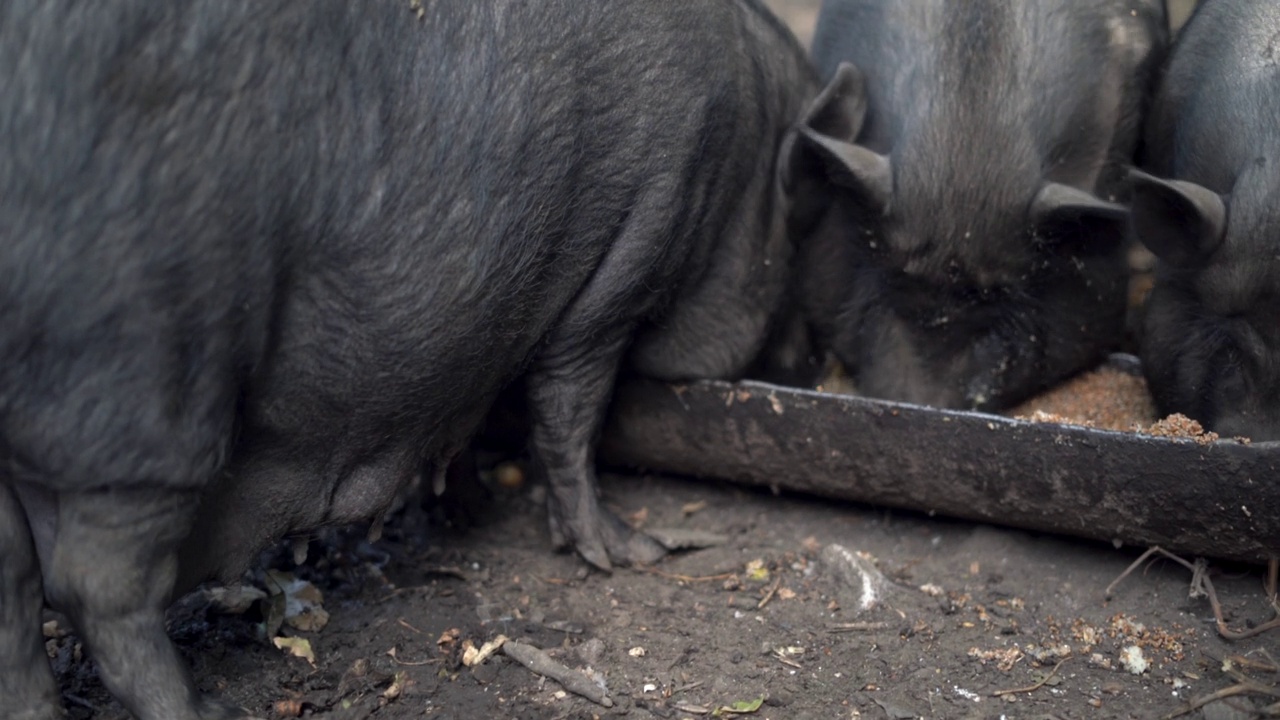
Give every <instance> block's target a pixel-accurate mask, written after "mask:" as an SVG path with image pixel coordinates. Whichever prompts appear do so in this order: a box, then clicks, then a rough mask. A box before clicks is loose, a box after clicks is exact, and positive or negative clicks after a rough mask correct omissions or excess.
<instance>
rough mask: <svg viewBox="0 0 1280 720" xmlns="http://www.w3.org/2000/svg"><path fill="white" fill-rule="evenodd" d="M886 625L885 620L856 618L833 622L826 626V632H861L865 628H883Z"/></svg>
mask: <svg viewBox="0 0 1280 720" xmlns="http://www.w3.org/2000/svg"><path fill="white" fill-rule="evenodd" d="M887 627H889V623H887V622H871V621H869V620H858V621H856V622H847V623H833V624H831V625H828V626H827V632H833V633H835V632H862V631H867V630H884V629H885V628H887Z"/></svg>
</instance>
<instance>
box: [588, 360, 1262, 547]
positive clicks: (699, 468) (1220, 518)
mask: <svg viewBox="0 0 1280 720" xmlns="http://www.w3.org/2000/svg"><path fill="white" fill-rule="evenodd" d="M599 456H600V458H601V459H602V460H603V461H604V462H606V463H612V464H616V465H626V466H630V467H634V468H643V469H649V470H657V471H663V472H671V473H678V474H683V475H692V476H700V477H718V478H724V479H728V480H734V481H740V482H744V483H750V484H754V485H765V486H770V487H774V488H782V489H786V490H792V491H796V492H803V493H810V494H815V495H821V496H826V497H833V498H840V499H843V500H853V501H857V502H864V503H872V504H876V505H884V506H890V507H897V508H906V509H911V510H916V511H921V512H927V513H938V514H941V515H946V516H951V517H956V518H964V519H968V520H978V521H984V522H990V523H996V524H1000V525H1008V526H1012V527H1019V528H1025V529H1030V530H1038V531H1046V532H1056V533H1065V534H1068V535H1075V536H1079V537H1085V538H1093V539H1097V540H1104V541H1113V542H1122V543H1125V544H1130V545H1139V546H1148V545H1160V546H1162V547H1165V548H1166V549H1169V550H1171V551H1175V552H1181V553H1188V554H1195V555H1203V556H1210V557H1216V558H1222V559H1231V560H1242V561H1247V562H1264V561H1266V560H1268V559H1269V558H1270V557H1272V556H1274V555H1280V472H1278V471H1280V442H1265V443H1246V442H1242V441H1239V440H1234V439H1220V440H1213V441H1210V440H1207V439H1206V438H1203V437H1202V438H1198V439H1197V438H1168V437H1153V436H1149V435H1143V434H1137V433H1132V432H1117V431H1113V430H1102V429H1095V428H1090V427H1082V426H1078V425H1069V424H1062V423H1056V422H1031V421H1028V420H1020V419H1012V418H1007V417H1003V416H999V415H989V414H985V413H977V412H964V411H954V410H939V409H936V408H930V407H923V406H919V405H911V404H906V403H896V402H887V401H882V400H874V399H869V398H863V397H858V396H855V395H841V394H832V393H824V392H817V391H812V390H804V389H797V388H789V387H781V386H776V385H770V384H767V383H761V382H752V381H743V382H737V383H729V382H718V381H704V382H697V383H692V384H688V385H666V384H663V383H655V382H652V381H637V382H633V383H630V384H624V385H623V386H622V387H620V388H619V390H618V392H617V394H616V399H615V402H614V406H613V411H612V415H611V419H610V421H609V425H608V428H607V429H606V432H605V435H604V438H603V440H602V442H601V445H600V450H599Z"/></svg>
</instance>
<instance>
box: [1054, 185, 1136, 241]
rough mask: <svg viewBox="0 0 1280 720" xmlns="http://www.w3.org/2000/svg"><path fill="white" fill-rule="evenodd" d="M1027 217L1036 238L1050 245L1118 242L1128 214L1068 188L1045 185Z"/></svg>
mask: <svg viewBox="0 0 1280 720" xmlns="http://www.w3.org/2000/svg"><path fill="white" fill-rule="evenodd" d="M1030 217H1031V223H1032V225H1033V226H1034V227H1035V228H1036V231H1037V234H1038V235H1039V236H1041V237H1042V238H1044V239H1046V240H1048V241H1050V242H1058V241H1062V240H1065V239H1067V238H1080V239H1081V240H1082V241H1084V242H1089V243H1099V242H1119V241H1120V240H1121V239H1122V238H1123V237H1124V229H1125V223H1126V222H1127V221H1128V219H1129V211H1128V210H1127V209H1125V207H1124V206H1123V205H1117V204H1115V203H1109V202H1107V201H1105V200H1101V199H1099V198H1098V197H1097V196H1095V195H1093V194H1092V193H1088V192H1085V191H1084V190H1080V189H1078V188H1074V187H1071V186H1070V185H1063V184H1062V183H1056V182H1047V183H1045V184H1044V186H1043V187H1041V188H1040V192H1038V193H1036V196H1035V198H1034V199H1033V200H1032V201H1031V208H1030Z"/></svg>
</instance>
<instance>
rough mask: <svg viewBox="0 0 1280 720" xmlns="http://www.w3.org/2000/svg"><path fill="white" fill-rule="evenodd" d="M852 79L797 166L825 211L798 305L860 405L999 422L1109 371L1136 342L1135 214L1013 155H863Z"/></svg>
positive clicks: (812, 124) (802, 149) (804, 264)
mask: <svg viewBox="0 0 1280 720" xmlns="http://www.w3.org/2000/svg"><path fill="white" fill-rule="evenodd" d="M851 73H853V71H852V69H846V68H842V69H841V71H840V72H839V73H837V75H836V77H835V79H833V80H832V84H831V85H829V86H828V88H827V90H826V91H824V93H823V94H822V95H821V96H820V97H819V98H818V100H817V101H815V103H814V105H813V107H812V108H811V110H810V112H809V114H808V115H807V117H806V118H805V119H804V120H803V121H802V124H801V126H800V131H799V139H798V141H797V142H796V144H795V148H794V150H793V153H792V157H791V161H790V162H791V173H792V175H794V176H795V177H797V178H808V179H809V180H808V185H807V187H809V188H820V190H818V191H817V192H818V193H819V194H820V195H821V196H822V198H823V204H822V212H821V213H819V214H817V215H816V216H815V218H814V220H813V222H812V223H811V224H810V226H809V227H807V228H805V229H804V237H803V239H801V240H800V242H799V247H800V257H799V260H798V263H797V265H798V271H797V272H798V278H799V280H798V282H799V283H800V284H801V289H800V291H799V294H800V295H801V296H802V298H803V300H802V301H803V304H804V306H805V311H806V314H807V316H808V319H809V322H810V323H811V325H812V327H813V330H814V332H815V334H816V336H817V337H818V339H819V343H820V344H821V345H824V346H825V347H826V348H827V349H830V350H831V351H833V352H834V354H835V355H836V357H837V358H838V359H839V360H840V361H841V363H842V364H843V365H844V366H845V369H846V371H847V372H848V373H849V374H850V376H851V378H852V379H853V380H854V383H855V384H856V385H857V387H858V390H859V392H861V393H863V394H865V395H868V396H872V397H881V398H887V399H893V400H903V401H908V402H915V403H922V404H928V405H934V406H939V407H953V408H969V409H980V410H998V409H1001V408H1005V407H1008V406H1011V405H1013V404H1016V403H1017V402H1019V401H1021V400H1023V399H1025V398H1026V397H1028V396H1030V395H1032V394H1034V393H1036V392H1038V391H1040V390H1042V389H1044V388H1046V387H1048V386H1049V385H1051V384H1053V383H1055V382H1057V381H1058V380H1061V379H1062V378H1064V377H1066V376H1067V375H1070V374H1071V373H1073V372H1075V371H1077V370H1080V369H1083V368H1084V367H1086V366H1088V365H1089V364H1090V363H1092V362H1095V361H1096V360H1098V359H1100V357H1101V356H1102V355H1103V354H1104V353H1105V352H1106V351H1107V350H1109V349H1110V348H1111V347H1113V346H1114V344H1115V343H1116V342H1117V341H1118V340H1119V338H1120V336H1121V334H1122V332H1123V322H1124V308H1125V280H1126V266H1125V261H1124V254H1123V238H1124V231H1125V224H1126V219H1127V211H1126V210H1125V209H1124V208H1122V207H1120V206H1117V205H1114V204H1111V203H1107V202H1103V201H1101V200H1099V199H1098V198H1096V197H1094V196H1093V195H1092V194H1090V193H1087V192H1084V191H1081V190H1078V189H1076V188H1074V187H1072V186H1069V185H1066V184H1062V183H1059V182H1053V181H1050V180H1047V179H1045V170H1044V168H1042V167H1040V163H1039V160H1038V159H1036V158H1034V157H1028V158H1020V157H1019V156H1018V153H1017V152H1015V151H1014V150H1015V149H1009V152H1008V153H1003V152H1002V153H994V154H992V153H986V154H985V155H984V153H983V152H982V151H981V150H979V149H975V148H972V147H956V148H955V149H954V154H952V155H946V154H944V155H942V156H941V157H937V156H936V155H937V154H938V152H939V148H940V146H941V147H945V145H943V144H942V143H941V142H940V141H938V140H934V141H933V142H931V143H925V146H926V150H927V151H928V152H921V151H919V150H918V149H914V148H911V147H910V146H907V147H901V148H898V149H894V150H890V151H888V152H887V154H881V153H879V152H876V151H874V150H872V149H870V148H869V147H867V146H864V145H860V144H857V143H856V142H855V141H856V140H857V139H858V129H859V128H860V127H861V126H862V117H861V116H855V117H852V118H850V117H847V113H848V112H849V111H850V110H852V111H855V112H858V113H860V112H862V111H864V110H865V104H864V105H851V104H849V103H844V104H841V103H838V102H834V101H833V97H832V96H834V95H838V94H839V93H838V87H839V85H840V83H842V82H843V83H846V84H847V83H848V82H849V80H848V79H847V77H845V79H842V77H843V76H848V75H849V74H851ZM833 88H835V89H833ZM978 144H982V143H981V142H979V143H978ZM985 144H986V145H987V146H988V147H990V146H991V145H992V144H993V143H992V142H990V141H988V142H986V143H985ZM1002 150H1004V148H1002ZM945 152H951V151H950V150H946V151H945ZM928 155H935V156H933V157H930V156H928ZM795 184H797V185H799V184H801V181H799V180H796V181H795Z"/></svg>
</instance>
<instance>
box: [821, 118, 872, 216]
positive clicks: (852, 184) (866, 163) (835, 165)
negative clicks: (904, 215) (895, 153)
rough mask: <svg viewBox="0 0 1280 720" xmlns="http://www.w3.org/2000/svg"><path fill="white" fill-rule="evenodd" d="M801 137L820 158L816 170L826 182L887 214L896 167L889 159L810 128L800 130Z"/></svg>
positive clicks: (861, 203)
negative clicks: (849, 192)
mask: <svg viewBox="0 0 1280 720" xmlns="http://www.w3.org/2000/svg"><path fill="white" fill-rule="evenodd" d="M800 138H801V142H802V143H803V144H804V145H805V147H806V149H807V150H808V151H809V152H810V153H812V155H813V156H814V157H816V158H817V160H818V163H817V167H819V168H821V172H823V173H824V175H825V179H826V180H827V181H829V182H831V183H833V184H834V185H836V186H838V187H841V188H844V189H845V190H848V191H851V192H852V193H853V194H854V195H855V196H857V198H858V203H859V205H861V206H862V207H863V208H864V209H866V210H869V211H873V212H876V213H885V212H888V210H889V201H890V200H891V199H892V198H893V167H892V166H891V165H890V164H889V158H888V157H885V156H884V155H881V154H879V153H876V152H873V151H871V150H868V149H867V148H864V147H862V146H861V145H854V144H853V143H848V142H841V141H839V140H836V139H834V138H831V137H828V136H826V135H820V134H818V133H816V132H814V131H813V130H812V129H810V128H801V129H800Z"/></svg>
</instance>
